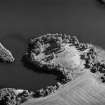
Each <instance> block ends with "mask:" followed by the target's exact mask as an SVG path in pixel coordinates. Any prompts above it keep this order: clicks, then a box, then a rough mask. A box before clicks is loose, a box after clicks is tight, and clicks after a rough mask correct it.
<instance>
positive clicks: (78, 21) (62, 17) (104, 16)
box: [0, 0, 105, 90]
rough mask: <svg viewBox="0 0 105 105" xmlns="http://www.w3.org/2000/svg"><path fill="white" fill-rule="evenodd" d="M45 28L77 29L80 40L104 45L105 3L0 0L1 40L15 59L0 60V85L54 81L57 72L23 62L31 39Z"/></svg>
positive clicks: (36, 85) (31, 85) (52, 30)
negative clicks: (28, 66)
mask: <svg viewBox="0 0 105 105" xmlns="http://www.w3.org/2000/svg"><path fill="white" fill-rule="evenodd" d="M42 32H43V33H56V32H66V33H72V34H73V33H76V35H77V37H78V39H79V40H80V41H82V42H88V43H93V44H95V45H99V46H101V47H103V48H105V44H104V42H105V6H104V5H101V4H100V3H99V2H98V0H44V1H41V0H30V1H28V0H25V1H24V2H23V1H21V2H20V1H13V0H11V1H10V2H7V1H5V2H4V1H0V42H2V44H3V45H4V46H5V47H6V48H8V49H9V50H10V51H11V52H12V53H13V55H14V57H15V59H16V61H15V62H14V63H13V64H4V63H0V88H3V87H14V88H22V89H31V90H35V89H38V88H41V87H44V86H46V85H49V84H55V82H56V76H54V75H51V74H50V75H48V74H46V73H44V74H40V73H36V72H34V71H33V70H31V69H28V68H26V67H24V66H23V64H22V62H21V57H22V55H23V54H24V51H25V50H26V48H27V42H28V39H29V38H30V37H33V36H38V35H37V34H38V33H42Z"/></svg>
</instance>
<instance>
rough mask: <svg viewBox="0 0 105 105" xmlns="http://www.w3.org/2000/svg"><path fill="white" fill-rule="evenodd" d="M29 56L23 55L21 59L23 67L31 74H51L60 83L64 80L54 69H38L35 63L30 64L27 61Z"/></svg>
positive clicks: (44, 67) (45, 67)
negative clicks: (30, 71) (31, 72)
mask: <svg viewBox="0 0 105 105" xmlns="http://www.w3.org/2000/svg"><path fill="white" fill-rule="evenodd" d="M29 58H30V57H29V56H28V55H24V56H23V57H22V59H21V61H22V63H23V65H24V67H26V68H27V69H28V70H30V69H31V70H32V71H33V72H37V73H39V74H40V73H42V74H43V73H44V74H53V75H55V76H56V77H57V78H56V80H57V81H59V82H61V81H62V80H61V79H62V78H65V76H64V75H63V74H62V73H61V72H60V71H58V70H57V69H56V68H54V69H48V67H47V66H43V67H42V68H41V67H39V66H38V65H37V64H35V63H31V62H30V60H29Z"/></svg>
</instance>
